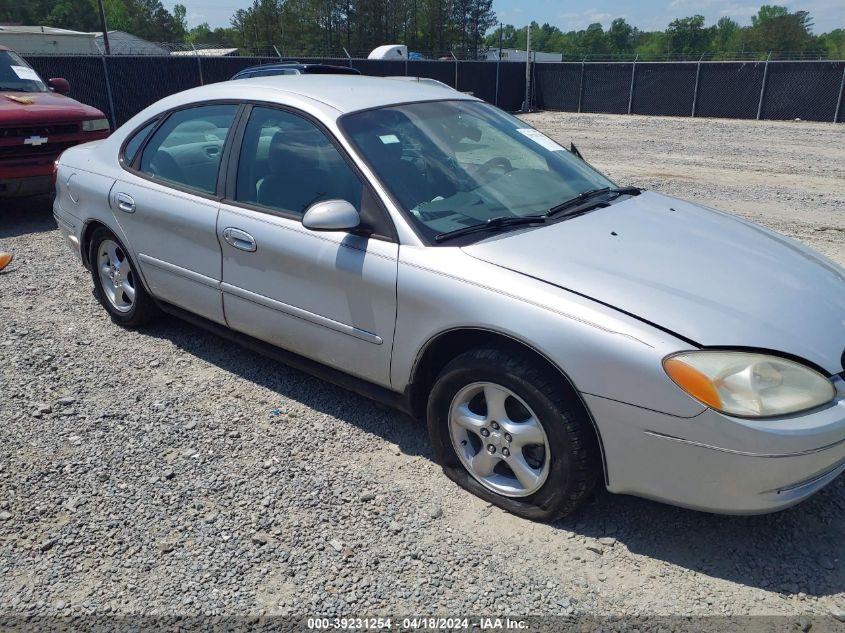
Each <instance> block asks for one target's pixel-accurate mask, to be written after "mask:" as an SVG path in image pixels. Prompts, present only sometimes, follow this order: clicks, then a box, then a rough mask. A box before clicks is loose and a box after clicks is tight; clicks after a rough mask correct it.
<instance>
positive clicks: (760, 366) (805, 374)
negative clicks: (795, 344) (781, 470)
mask: <svg viewBox="0 0 845 633" xmlns="http://www.w3.org/2000/svg"><path fill="white" fill-rule="evenodd" d="M663 368H664V369H665V370H666V373H667V374H669V377H670V378H671V379H672V380H674V381H675V383H677V385H678V386H679V387H680V388H681V389H683V390H684V391H686V392H687V393H688V394H689V395H691V396H692V397H693V398H695V399H696V400H698V401H699V402H701V403H703V404H706V405H707V406H708V407H710V408H712V409H716V410H717V411H721V412H723V413H727V414H728V415H738V416H743V417H767V416H776V415H788V414H790V413H796V412H798V411H805V410H807V409H812V408H813V407H817V406H820V405H823V404H825V403H827V402H830V401H831V400H833V398H834V397H835V396H836V389H835V388H834V386H833V383H832V382H831V381H830V380H828V379H827V378H826V377H825V376H823V375H822V374H820V373H818V372H817V371H814V370H812V369H810V368H809V367H805V366H804V365H801V364H799V363H795V362H793V361H791V360H786V359H783V358H779V357H777V356H768V355H766V354H754V353H750V352H728V351H724V352H719V351H714V352H708V351H702V352H683V353H681V354H675V355H673V356H669V357H667V358H666V359H664V361H663Z"/></svg>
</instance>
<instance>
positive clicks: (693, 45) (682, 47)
mask: <svg viewBox="0 0 845 633" xmlns="http://www.w3.org/2000/svg"><path fill="white" fill-rule="evenodd" d="M666 37H667V38H668V50H667V52H668V54H670V55H681V56H683V57H696V56H699V55H701V54H702V53H704V52H705V51H706V50H707V49H708V48H709V44H710V41H709V40H710V37H709V33H708V31H707V30H706V29H705V28H704V16H703V15H694V16H692V17H688V18H681V19H678V20H673V21H672V22H670V23H669V28H667V29H666Z"/></svg>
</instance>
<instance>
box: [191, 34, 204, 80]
mask: <svg viewBox="0 0 845 633" xmlns="http://www.w3.org/2000/svg"><path fill="white" fill-rule="evenodd" d="M191 48H193V49H194V55H196V56H197V68H198V69H199V71H200V86H204V85H205V81H204V80H203V78H202V59H201V58H200V52H199V51H198V50H197V47H196V46H194V43H193V42H191Z"/></svg>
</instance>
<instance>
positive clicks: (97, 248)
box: [88, 228, 161, 328]
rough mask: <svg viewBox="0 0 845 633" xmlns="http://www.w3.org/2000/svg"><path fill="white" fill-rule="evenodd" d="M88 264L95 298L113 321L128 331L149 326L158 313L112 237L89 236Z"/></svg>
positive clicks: (123, 250)
mask: <svg viewBox="0 0 845 633" xmlns="http://www.w3.org/2000/svg"><path fill="white" fill-rule="evenodd" d="M88 262H89V264H90V266H91V277H92V279H93V281H94V295H95V296H96V297H97V300H98V301H99V302H100V305H102V306H103V308H105V309H106V312H108V313H109V316H111V318H112V321H114V322H115V323H117V324H119V325H122V326H124V327H128V328H136V327H141V326H143V325H146V324H147V323H150V322H151V321H153V320H154V319H155V318H157V317H158V316H159V315H160V314H161V311H160V310H159V308H158V306H157V305H156V304H155V301H153V298H152V297H151V296H150V295H149V293H147V290H146V288H144V284H143V282H142V281H141V278H140V276H139V275H138V273H137V270H138V269H137V267H136V266H135V264H134V263H133V262H132V259H131V258H130V256H129V252H128V251H127V250H126V248H124V246H123V244H121V243H120V240H118V239H117V237H115V235H114V233H112V232H111V231H109V230H108V229H106V228H98V229H96V230H95V231H94V234H93V235H92V236H91V242H90V244H89V250H88Z"/></svg>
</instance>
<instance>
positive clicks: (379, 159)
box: [54, 75, 845, 520]
mask: <svg viewBox="0 0 845 633" xmlns="http://www.w3.org/2000/svg"><path fill="white" fill-rule="evenodd" d="M57 175H58V184H57V195H56V199H55V205H54V213H55V216H56V219H57V221H58V223H59V226H60V227H61V229H62V231H63V233H64V236H65V239H66V240H67V242H68V244H69V245H70V246H71V248H72V249H73V250H74V251H75V252H76V253H77V255H78V256H79V257H80V259H81V261H82V263H83V264H84V265H85V266H86V267H87V268H88V269H89V270H90V272H91V277H92V280H93V284H94V288H95V292H96V294H97V296H98V297H99V300H100V302H101V303H102V305H103V308H104V309H105V310H106V311H107V312H108V313H109V314H110V315H111V317H112V319H113V320H114V321H116V322H117V323H119V324H122V325H124V326H127V327H138V326H142V325H144V324H146V323H148V322H149V321H150V320H151V319H153V318H155V317H156V316H157V315H158V314H159V313H160V312H162V311H164V312H168V313H172V314H176V315H179V316H182V317H184V318H186V319H189V320H192V321H194V322H196V323H199V324H201V325H204V326H206V327H208V328H211V329H213V330H215V331H217V332H220V333H221V334H224V335H226V336H230V337H233V338H236V339H237V340H239V341H241V342H243V343H244V344H246V345H249V346H251V347H253V348H254V349H256V350H260V351H263V352H265V353H271V354H273V355H274V356H276V357H278V358H281V359H283V360H284V361H286V362H288V363H290V364H292V365H294V366H297V367H301V368H303V369H306V370H308V371H310V372H312V373H315V374H318V375H320V376H323V377H325V378H327V379H329V380H332V381H334V382H336V383H339V384H342V385H344V386H346V387H348V388H352V389H355V390H357V391H359V392H360V393H364V394H366V395H368V396H371V397H374V398H379V399H381V400H383V401H386V402H389V403H391V404H392V405H395V406H397V407H399V408H401V409H403V410H405V411H407V412H409V413H411V414H412V415H414V416H416V417H418V418H421V419H425V420H426V422H427V425H428V429H429V432H430V436H431V441H432V442H433V446H434V451H435V454H436V456H437V458H438V460H439V461H440V463H441V465H442V467H443V469H444V471H445V473H446V474H447V475H448V476H449V477H450V478H451V479H453V480H454V481H455V482H457V483H458V484H459V485H461V486H463V487H464V488H466V489H467V490H469V491H471V492H472V493H474V494H476V495H478V496H480V497H482V498H484V499H486V500H488V501H490V502H492V503H495V504H497V505H499V506H501V507H502V508H505V509H507V510H509V511H511V512H513V513H515V514H518V515H520V516H524V517H529V518H533V519H541V520H550V519H554V518H557V517H561V516H563V515H565V514H567V513H569V512H571V511H572V510H573V509H575V508H576V507H577V506H578V505H579V503H580V502H582V501H583V500H584V499H585V498H586V497H588V495H590V493H591V491H593V490H594V489H595V488H596V487H597V486H599V485H602V484H603V485H605V486H606V488H607V489H608V490H609V491H611V492H614V493H627V494H632V495H639V496H642V497H647V498H651V499H656V500H660V501H664V502H668V503H672V504H677V505H681V506H686V507H689V508H694V509H699V510H706V511H712V512H723V513H740V514H748V513H760V512H769V511H774V510H778V509H780V508H785V507H787V506H790V505H792V504H795V503H797V502H799V501H801V500H802V499H805V498H806V497H808V496H809V495H811V494H812V493H814V492H816V491H818V490H819V489H821V488H822V487H823V486H825V485H826V484H828V483H829V482H831V481H832V480H833V479H835V478H836V477H837V476H838V475H839V474H840V473H841V472H842V471H843V469H845V380H843V374H845V372H843V349H845V270H843V268H841V267H840V266H838V265H836V264H834V263H833V262H831V261H828V260H826V259H825V258H824V257H822V256H821V255H819V254H817V253H815V252H813V251H811V250H809V249H807V248H805V247H804V246H802V245H800V244H798V243H796V242H794V241H792V240H789V239H787V238H785V237H783V236H781V235H778V234H776V233H773V232H771V231H768V230H766V229H763V228H761V227H759V226H756V225H754V224H751V223H749V222H746V221H744V220H741V219H738V218H736V217H733V216H731V215H729V214H726V213H723V212H720V211H717V210H714V209H709V208H705V207H702V206H700V205H697V204H692V203H690V202H684V201H682V200H678V199H675V198H671V197H668V196H665V195H661V194H659V193H656V192H653V191H645V190H641V189H638V188H634V187H620V186H617V185H616V184H615V183H613V182H611V181H610V180H609V179H608V178H607V177H605V176H604V175H602V174H601V173H599V172H598V171H596V170H595V169H593V168H592V167H591V166H590V165H588V164H587V163H586V162H584V161H583V160H581V159H580V158H579V156H578V155H577V154H576V153H573V152H570V151H568V150H566V149H564V148H563V147H561V146H560V145H558V144H557V143H556V142H555V141H553V140H552V139H550V138H548V137H546V136H544V135H543V134H541V133H540V132H539V131H537V130H535V129H532V128H531V127H529V126H528V125H527V124H526V123H524V122H522V121H520V120H519V119H516V118H514V117H512V116H510V115H508V114H505V113H503V112H502V111H500V110H498V109H496V108H495V107H493V106H491V105H488V104H486V103H484V102H482V101H479V100H478V99H476V98H474V97H472V96H469V95H466V94H461V93H458V92H456V91H453V90H451V89H449V88H446V87H443V86H441V85H437V84H430V83H422V82H402V81H396V80H392V79H377V78H371V77H354V76H316V75H314V76H307V75H304V76H275V77H260V78H254V79H245V80H239V81H237V82H232V83H220V84H214V85H209V86H204V87H200V88H196V89H193V90H189V91H186V92H183V93H180V94H176V95H173V96H170V97H167V98H165V99H163V100H162V101H159V102H158V103H156V104H154V105H152V106H150V107H149V108H147V109H145V110H143V111H142V112H140V113H139V114H138V115H136V116H135V117H133V118H132V119H131V120H130V121H128V122H127V123H126V124H125V125H123V126H122V127H120V128H119V129H118V130H117V131H116V132H115V133H114V134H113V135H112V136H111V137H110V138H108V139H105V140H102V141H98V142H95V143H88V144H86V145H82V146H79V147H75V148H72V149H69V150H67V151H66V152H65V153H64V154H63V155H62V157H61V159H60V161H59V164H58V174H57ZM268 344H269V345H268Z"/></svg>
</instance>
